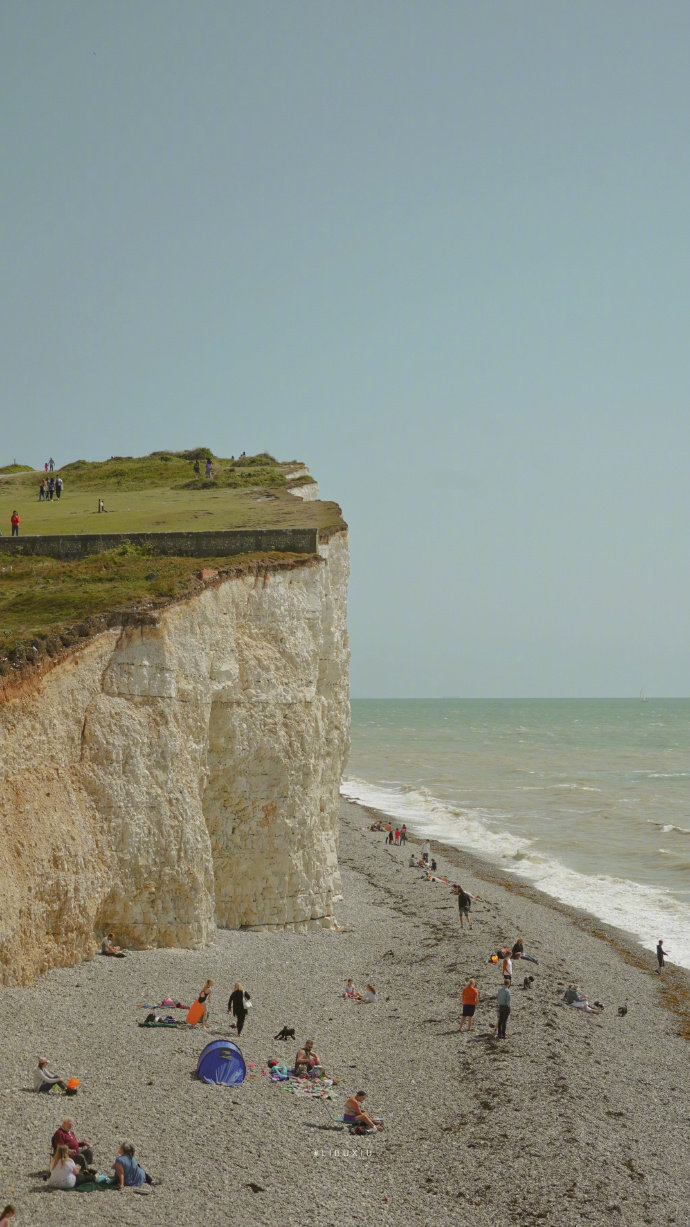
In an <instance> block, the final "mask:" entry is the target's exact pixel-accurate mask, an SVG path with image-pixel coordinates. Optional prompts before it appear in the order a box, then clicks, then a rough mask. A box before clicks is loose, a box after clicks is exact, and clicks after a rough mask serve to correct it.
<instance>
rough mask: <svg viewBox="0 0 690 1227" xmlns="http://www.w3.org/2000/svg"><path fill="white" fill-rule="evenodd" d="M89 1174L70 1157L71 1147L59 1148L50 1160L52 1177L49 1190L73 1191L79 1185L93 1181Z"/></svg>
mask: <svg viewBox="0 0 690 1227" xmlns="http://www.w3.org/2000/svg"><path fill="white" fill-rule="evenodd" d="M91 1179H92V1176H91V1175H90V1173H89V1172H85V1171H84V1170H83V1169H82V1168H80V1167H79V1166H78V1165H77V1164H76V1163H75V1161H74V1159H72V1158H71V1157H70V1153H69V1146H64V1145H62V1146H58V1148H57V1150H56V1151H55V1154H54V1155H53V1157H52V1159H51V1160H50V1175H49V1177H48V1184H47V1186H46V1187H47V1188H49V1189H73V1188H74V1187H75V1185H77V1184H86V1183H87V1181H89V1180H91Z"/></svg>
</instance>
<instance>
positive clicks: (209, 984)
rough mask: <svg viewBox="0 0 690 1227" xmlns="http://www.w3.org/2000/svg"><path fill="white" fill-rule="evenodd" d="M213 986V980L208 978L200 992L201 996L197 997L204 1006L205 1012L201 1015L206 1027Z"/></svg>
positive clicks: (202, 1022) (203, 1025) (203, 1024)
mask: <svg viewBox="0 0 690 1227" xmlns="http://www.w3.org/2000/svg"><path fill="white" fill-rule="evenodd" d="M212 988H213V980H207V981H206V983H205V985H204V987H203V988H202V990H201V992H200V993H199V996H198V997H197V1001H198V1002H199V1005H202V1006H203V1007H204V1012H203V1014H202V1015H201V1025H202V1027H204V1028H206V1027H208V1003H209V1001H210V998H211V989H212Z"/></svg>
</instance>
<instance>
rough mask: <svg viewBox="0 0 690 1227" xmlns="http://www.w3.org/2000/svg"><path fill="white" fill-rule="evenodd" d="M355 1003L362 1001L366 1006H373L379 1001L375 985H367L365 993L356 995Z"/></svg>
mask: <svg viewBox="0 0 690 1227" xmlns="http://www.w3.org/2000/svg"><path fill="white" fill-rule="evenodd" d="M355 1001H361V1002H363V1003H364V1004H365V1005H373V1004H375V1002H377V1001H378V996H377V993H376V989H375V988H374V985H373V984H365V986H364V992H363V993H355Z"/></svg>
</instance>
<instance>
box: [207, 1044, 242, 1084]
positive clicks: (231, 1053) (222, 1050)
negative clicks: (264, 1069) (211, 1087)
mask: <svg viewBox="0 0 690 1227" xmlns="http://www.w3.org/2000/svg"><path fill="white" fill-rule="evenodd" d="M196 1072H197V1076H198V1077H199V1078H201V1081H202V1082H216V1083H218V1084H221V1083H224V1084H225V1086H237V1084H238V1083H239V1082H244V1078H245V1074H246V1073H247V1067H246V1065H245V1063H244V1057H243V1056H242V1053H241V1052H240V1050H239V1048H238V1047H237V1044H233V1043H232V1041H231V1040H213V1041H212V1042H211V1043H210V1044H207V1045H206V1047H205V1048H204V1051H203V1052H202V1054H201V1056H200V1057H199V1063H198V1065H197V1067H196Z"/></svg>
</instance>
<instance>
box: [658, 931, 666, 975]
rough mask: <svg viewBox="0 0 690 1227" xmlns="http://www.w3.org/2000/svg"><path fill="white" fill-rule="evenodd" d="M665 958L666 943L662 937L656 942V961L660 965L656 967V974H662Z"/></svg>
mask: <svg viewBox="0 0 690 1227" xmlns="http://www.w3.org/2000/svg"><path fill="white" fill-rule="evenodd" d="M665 958H666V951H665V950H664V943H663V941H662V940H661V938H659V940H658V942H657V944H656V961H657V963H658V964H659V966H658V967H657V969H656V974H657V975H658V976H660V975H661V973H662V971H663V968H664V959H665Z"/></svg>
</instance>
